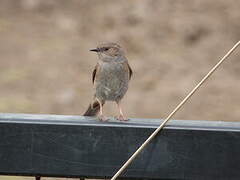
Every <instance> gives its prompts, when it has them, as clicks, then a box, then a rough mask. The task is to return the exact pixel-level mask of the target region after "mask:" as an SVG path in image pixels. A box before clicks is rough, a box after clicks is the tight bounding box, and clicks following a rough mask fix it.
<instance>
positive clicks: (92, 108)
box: [83, 100, 105, 116]
mask: <svg viewBox="0 0 240 180" xmlns="http://www.w3.org/2000/svg"><path fill="white" fill-rule="evenodd" d="M101 103H102V106H103V105H104V103H105V102H104V101H102V102H101ZM99 111H100V104H99V102H98V101H97V100H95V101H94V102H93V103H92V104H90V105H89V106H88V109H87V111H86V112H85V113H84V114H83V116H96V115H97V114H98V113H99Z"/></svg>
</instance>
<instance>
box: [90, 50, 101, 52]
mask: <svg viewBox="0 0 240 180" xmlns="http://www.w3.org/2000/svg"><path fill="white" fill-rule="evenodd" d="M90 51H94V52H99V49H90Z"/></svg>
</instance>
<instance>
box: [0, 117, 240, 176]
mask: <svg viewBox="0 0 240 180" xmlns="http://www.w3.org/2000/svg"><path fill="white" fill-rule="evenodd" d="M160 123H161V120H158V119H155V120H154V119H131V120H130V121H129V122H124V123H122V122H116V121H114V120H111V121H110V122H107V123H102V122H98V121H97V120H96V119H91V118H85V117H82V116H61V115H28V114H0V174H9V175H29V176H30V175H31V176H34V175H41V176H59V177H89V178H91V177H96V178H102V177H104V178H106V177H110V176H112V175H113V174H114V172H116V171H117V170H118V168H119V167H120V166H121V165H122V164H123V163H124V162H125V161H126V160H127V159H128V157H130V155H131V154H132V153H133V152H134V151H135V150H136V149H137V148H138V147H139V146H140V145H141V143H143V142H144V140H145V139H146V138H147V137H148V136H149V135H150V134H151V133H152V132H153V130H154V129H155V128H157V126H158V125H159V124H160ZM239 152H240V123H238V122H216V121H215V122H213V121H185V120H172V121H170V122H169V123H168V125H167V126H166V127H165V128H164V129H163V131H161V133H160V134H159V135H158V136H157V137H156V138H155V139H154V140H153V141H152V142H151V143H150V144H149V145H148V146H147V148H146V149H145V150H143V152H142V153H141V154H140V155H139V156H138V157H137V158H136V160H135V161H134V162H133V163H132V164H131V165H130V166H129V167H128V168H127V169H126V171H125V172H124V173H123V174H122V175H121V177H127V178H137V179H164V180H165V179H194V180H201V179H203V180H213V179H218V180H221V179H222V180H223V179H224V180H225V179H228V180H231V179H239V178H240V171H239V169H240V155H239Z"/></svg>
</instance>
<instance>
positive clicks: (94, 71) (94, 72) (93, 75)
mask: <svg viewBox="0 0 240 180" xmlns="http://www.w3.org/2000/svg"><path fill="white" fill-rule="evenodd" d="M98 69H99V64H98V63H97V65H96V66H95V68H94V70H93V72H92V82H93V84H94V81H95V77H96V74H97V71H98Z"/></svg>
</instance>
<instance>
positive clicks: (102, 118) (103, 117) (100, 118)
mask: <svg viewBox="0 0 240 180" xmlns="http://www.w3.org/2000/svg"><path fill="white" fill-rule="evenodd" d="M98 119H99V121H102V122H106V121H108V119H107V118H106V117H105V116H104V115H99V116H98Z"/></svg>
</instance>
